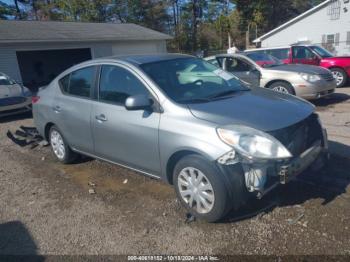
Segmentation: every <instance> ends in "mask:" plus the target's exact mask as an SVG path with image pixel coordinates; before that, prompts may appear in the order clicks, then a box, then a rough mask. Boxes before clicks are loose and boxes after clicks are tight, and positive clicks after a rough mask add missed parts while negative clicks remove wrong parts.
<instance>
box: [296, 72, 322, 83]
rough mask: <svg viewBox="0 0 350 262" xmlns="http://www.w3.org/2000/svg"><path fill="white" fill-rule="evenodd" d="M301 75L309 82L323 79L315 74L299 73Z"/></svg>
mask: <svg viewBox="0 0 350 262" xmlns="http://www.w3.org/2000/svg"><path fill="white" fill-rule="evenodd" d="M299 75H300V76H301V77H302V78H303V79H304V80H306V81H308V82H316V81H319V80H321V77H320V76H319V75H315V74H307V73H299Z"/></svg>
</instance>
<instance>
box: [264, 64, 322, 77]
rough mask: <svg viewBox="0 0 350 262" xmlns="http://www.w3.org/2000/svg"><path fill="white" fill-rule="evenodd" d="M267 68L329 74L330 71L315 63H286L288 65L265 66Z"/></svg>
mask: <svg viewBox="0 0 350 262" xmlns="http://www.w3.org/2000/svg"><path fill="white" fill-rule="evenodd" d="M265 69H267V70H278V71H286V72H296V73H307V74H317V75H319V74H327V73H329V71H328V70H327V69H325V68H323V67H319V66H313V65H299V64H298V65H295V64H286V65H277V66H273V67H270V68H265Z"/></svg>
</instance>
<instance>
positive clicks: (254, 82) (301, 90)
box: [205, 53, 336, 100]
mask: <svg viewBox="0 0 350 262" xmlns="http://www.w3.org/2000/svg"><path fill="white" fill-rule="evenodd" d="M205 60H207V61H208V62H210V63H213V64H214V65H219V67H221V68H222V69H224V70H226V71H228V72H230V73H232V74H234V75H235V76H237V77H238V78H239V79H241V80H243V81H244V82H246V83H248V84H249V85H251V86H253V87H264V88H269V89H272V90H274V91H277V92H281V93H286V94H291V95H296V96H299V97H302V98H305V99H310V100H311V99H318V98H320V97H324V96H327V95H330V94H332V93H333V92H334V89H335V88H336V82H335V80H334V78H333V76H332V73H331V72H330V71H329V70H328V69H325V68H322V67H318V66H310V65H285V64H283V63H282V62H281V61H280V60H278V59H277V58H274V57H273V56H270V55H267V54H260V53H259V54H257V53H249V54H247V55H244V54H222V55H217V56H212V57H208V58H205Z"/></svg>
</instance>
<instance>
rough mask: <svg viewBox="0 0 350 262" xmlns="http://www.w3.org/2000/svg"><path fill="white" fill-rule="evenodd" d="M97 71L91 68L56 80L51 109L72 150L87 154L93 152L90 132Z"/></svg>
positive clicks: (93, 67)
mask: <svg viewBox="0 0 350 262" xmlns="http://www.w3.org/2000/svg"><path fill="white" fill-rule="evenodd" d="M95 76H96V67H95V66H90V67H85V68H82V69H78V70H76V71H73V72H72V73H70V74H69V75H67V76H65V77H63V78H61V79H60V80H59V85H60V88H61V90H57V92H58V95H57V96H56V98H55V100H54V103H53V105H52V111H53V112H54V115H55V116H56V117H55V120H54V123H55V124H56V125H57V126H58V128H59V129H60V130H61V132H62V133H63V135H64V138H65V139H66V140H67V141H68V144H69V145H70V146H72V147H73V148H76V149H78V150H80V151H83V152H86V153H91V154H92V153H93V152H94V143H93V139H92V138H93V137H92V130H91V109H92V101H93V100H92V95H93V91H94V88H93V87H94V84H95Z"/></svg>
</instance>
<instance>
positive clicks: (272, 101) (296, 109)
mask: <svg viewBox="0 0 350 262" xmlns="http://www.w3.org/2000/svg"><path fill="white" fill-rule="evenodd" d="M188 107H189V109H190V111H191V112H192V114H193V115H194V116H195V117H197V118H199V119H202V120H206V121H209V122H213V123H216V124H217V125H220V126H221V125H222V126H223V125H230V124H239V125H245V126H249V127H252V128H255V129H258V130H262V131H265V132H268V131H274V130H278V129H281V128H284V127H288V126H290V125H293V124H295V123H297V122H299V121H301V120H303V119H305V118H306V117H308V116H309V115H310V114H312V113H313V111H314V106H313V105H312V104H310V103H309V102H307V101H305V100H301V99H299V98H297V97H294V96H291V95H285V94H281V93H277V92H275V91H271V90H265V89H262V88H254V89H252V90H251V91H242V92H237V93H236V94H235V95H234V96H232V97H229V98H223V99H220V100H215V101H211V102H208V103H199V104H188Z"/></svg>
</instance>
